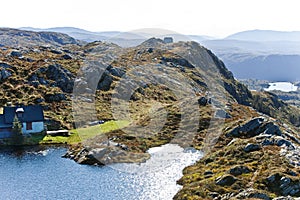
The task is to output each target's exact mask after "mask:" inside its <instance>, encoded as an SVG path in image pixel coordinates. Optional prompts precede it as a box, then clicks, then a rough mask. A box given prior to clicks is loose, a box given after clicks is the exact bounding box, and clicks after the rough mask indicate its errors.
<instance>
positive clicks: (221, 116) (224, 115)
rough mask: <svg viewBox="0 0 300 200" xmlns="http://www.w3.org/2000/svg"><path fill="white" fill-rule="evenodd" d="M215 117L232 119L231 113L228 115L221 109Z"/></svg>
mask: <svg viewBox="0 0 300 200" xmlns="http://www.w3.org/2000/svg"><path fill="white" fill-rule="evenodd" d="M215 117H216V118H224V119H228V118H231V115H230V114H229V113H227V112H226V111H225V110H222V109H219V110H217V111H216V113H215Z"/></svg>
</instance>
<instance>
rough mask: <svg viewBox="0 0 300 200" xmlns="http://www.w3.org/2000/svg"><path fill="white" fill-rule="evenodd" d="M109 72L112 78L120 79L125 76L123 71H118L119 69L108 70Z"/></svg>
mask: <svg viewBox="0 0 300 200" xmlns="http://www.w3.org/2000/svg"><path fill="white" fill-rule="evenodd" d="M109 72H110V73H111V74H112V75H113V76H117V77H122V76H123V75H124V74H125V71H124V70H122V69H120V68H113V67H112V68H110V69H109Z"/></svg>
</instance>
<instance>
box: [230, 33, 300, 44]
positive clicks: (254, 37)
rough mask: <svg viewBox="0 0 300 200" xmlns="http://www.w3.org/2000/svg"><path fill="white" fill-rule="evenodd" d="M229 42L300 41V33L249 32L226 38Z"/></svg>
mask: <svg viewBox="0 0 300 200" xmlns="http://www.w3.org/2000/svg"><path fill="white" fill-rule="evenodd" d="M225 39H229V40H246V41H260V42H266V41H298V42H299V41H300V31H291V32H285V31H272V30H249V31H243V32H239V33H235V34H233V35H230V36H228V37H226V38H225Z"/></svg>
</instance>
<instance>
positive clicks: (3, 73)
mask: <svg viewBox="0 0 300 200" xmlns="http://www.w3.org/2000/svg"><path fill="white" fill-rule="evenodd" d="M10 76H11V73H10V72H9V71H7V70H5V69H0V81H2V80H4V79H7V78H8V77H10Z"/></svg>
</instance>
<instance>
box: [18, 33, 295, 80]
mask: <svg viewBox="0 0 300 200" xmlns="http://www.w3.org/2000/svg"><path fill="white" fill-rule="evenodd" d="M22 29H23V30H30V31H48V32H49V31H52V32H61V33H65V34H68V35H70V36H71V37H73V38H76V39H78V40H82V41H85V42H92V41H107V42H112V43H115V44H118V45H119V46H122V47H132V46H138V45H140V44H141V43H142V42H144V41H145V40H146V39H148V38H151V37H153V35H152V34H151V33H147V32H142V31H141V32H133V33H131V32H130V33H125V32H124V33H123V32H119V31H108V32H91V31H87V30H84V29H79V28H73V27H56V28H49V29H36V28H30V27H25V28H22ZM166 36H168V37H173V39H174V42H178V41H191V40H194V41H197V42H199V43H201V44H202V45H204V46H205V47H207V48H209V49H212V51H213V52H214V53H215V54H216V55H218V56H219V57H220V58H221V59H222V60H223V61H224V62H225V64H226V66H227V67H228V68H229V69H230V70H231V71H232V72H233V74H234V76H235V77H237V78H243V79H247V78H256V79H263V80H269V81H279V80H281V81H293V80H299V78H298V76H297V74H299V73H298V70H297V66H298V65H300V60H299V56H298V55H300V32H297V31H295V32H280V31H268V30H251V31H244V32H240V33H236V34H233V35H230V36H228V37H226V38H224V39H214V38H212V37H209V36H197V35H186V36H185V35H180V34H176V33H169V34H166V33H164V34H161V35H159V33H155V37H156V38H161V39H163V38H164V37H166Z"/></svg>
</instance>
